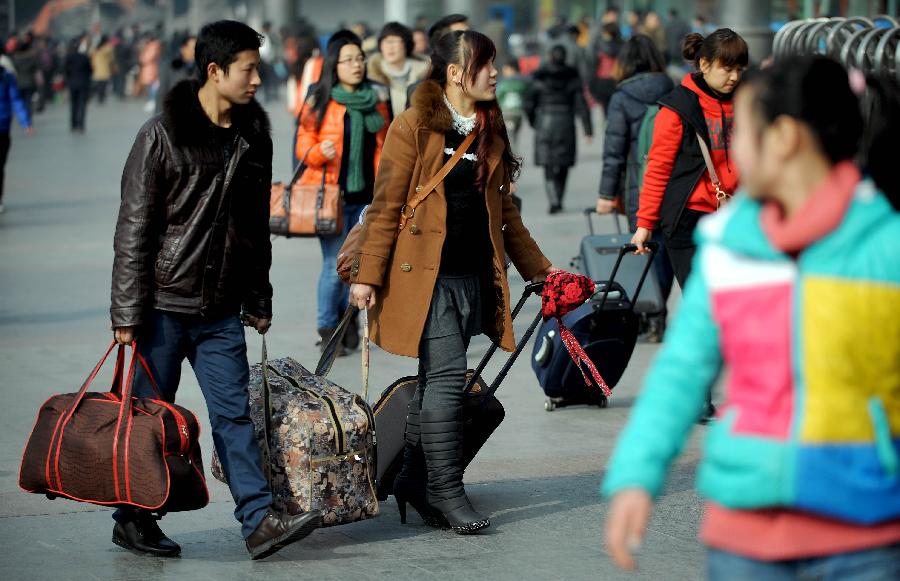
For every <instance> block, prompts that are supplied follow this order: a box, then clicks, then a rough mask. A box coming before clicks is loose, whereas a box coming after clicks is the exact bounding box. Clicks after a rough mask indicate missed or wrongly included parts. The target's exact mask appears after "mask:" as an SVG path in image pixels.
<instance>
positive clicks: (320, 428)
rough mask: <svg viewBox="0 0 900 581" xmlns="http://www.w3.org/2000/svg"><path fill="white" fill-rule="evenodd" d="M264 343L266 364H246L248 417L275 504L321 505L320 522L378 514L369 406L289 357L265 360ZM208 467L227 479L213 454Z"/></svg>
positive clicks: (293, 507)
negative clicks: (267, 403)
mask: <svg viewBox="0 0 900 581" xmlns="http://www.w3.org/2000/svg"><path fill="white" fill-rule="evenodd" d="M263 349H264V350H263V363H261V364H258V365H254V366H252V367H251V368H250V416H251V418H252V419H253V424H254V426H255V427H256V436H257V438H258V439H259V442H260V448H261V449H262V453H263V463H264V465H267V466H268V467H269V474H268V476H269V481H270V483H271V486H272V495H273V499H274V506H275V508H276V509H278V510H284V511H286V512H288V513H291V514H297V513H300V512H304V511H308V510H321V511H322V514H323V521H324V526H335V525H341V524H346V523H351V522H355V521H359V520H363V519H368V518H373V517H375V516H378V511H379V508H378V500H377V499H376V498H375V475H376V465H375V463H376V456H375V419H374V416H373V415H372V410H371V408H370V407H369V405H368V404H367V403H366V402H365V401H364V400H363V399H362V398H361V397H360V396H359V395H357V394H355V393H351V392H349V391H347V390H346V389H344V388H342V387H340V386H339V385H335V384H334V383H331V382H330V381H328V380H327V379H325V378H324V377H322V376H318V375H316V374H314V373H312V372H311V371H309V370H307V369H306V368H305V367H303V366H302V365H300V364H299V363H298V362H296V361H295V360H293V359H291V358H289V357H285V358H281V359H273V360H269V361H267V358H266V356H265V344H264V347H263ZM264 371H265V372H264ZM267 386H268V390H267V389H266V387H267ZM267 391H268V396H269V397H268V400H269V406H266V399H267V398H266V392H267ZM266 407H268V408H269V409H270V412H271V413H270V414H269V417H268V418H267V415H266V413H265V410H266ZM267 420H268V421H267ZM267 426H268V428H267ZM267 431H268V433H269V437H268V445H267V438H266V432H267ZM267 459H268V460H267ZM211 470H212V474H213V476H215V477H216V478H217V479H219V480H221V481H222V482H225V476H224V474H223V472H222V466H221V463H220V462H219V458H218V455H217V454H216V453H213V459H212V466H211Z"/></svg>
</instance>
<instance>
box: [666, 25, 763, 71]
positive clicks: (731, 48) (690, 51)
mask: <svg viewBox="0 0 900 581" xmlns="http://www.w3.org/2000/svg"><path fill="white" fill-rule="evenodd" d="M681 55H682V56H683V57H684V59H685V60H687V61H690V62H692V63H694V67H696V68H697V69H699V68H700V60H701V59H705V60H707V61H709V63H710V64H712V63H714V62H716V61H719V64H720V65H721V66H723V67H725V68H732V67H736V66H740V67H746V66H747V63H749V62H750V49H748V48H747V41H746V40H744V39H743V38H742V37H741V35H740V34H738V33H736V32H735V31H733V30H731V29H730V28H720V29H719V30H717V31H715V32H713V33H712V34H710V35H709V36H707V37H706V38H704V37H703V35H702V34H699V33H696V32H692V33H691V34H689V35H687V36H685V37H684V42H683V43H682V45H681Z"/></svg>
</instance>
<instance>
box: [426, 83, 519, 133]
mask: <svg viewBox="0 0 900 581" xmlns="http://www.w3.org/2000/svg"><path fill="white" fill-rule="evenodd" d="M412 108H413V109H415V110H416V113H417V114H418V117H419V123H420V124H421V125H422V126H424V127H426V128H428V129H430V130H431V131H435V132H437V133H446V132H447V131H449V130H450V128H451V127H453V115H451V114H450V110H449V109H447V106H446V105H445V104H444V89H443V87H441V86H440V85H439V84H438V83H436V82H435V81H422V83H420V84H419V86H418V87H417V88H416V92H415V93H413V96H412ZM490 110H491V111H493V112H494V115H492V117H493V127H492V132H493V133H494V134H495V135H496V134H498V133H500V132H501V131H502V130H503V115H502V114H501V113H500V107H499V106H498V104H497V101H496V99H495V100H494V101H492V102H491V103H490Z"/></svg>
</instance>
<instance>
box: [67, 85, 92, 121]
mask: <svg viewBox="0 0 900 581" xmlns="http://www.w3.org/2000/svg"><path fill="white" fill-rule="evenodd" d="M88 97H90V88H88V87H84V88H70V89H69V101H70V104H71V107H72V117H71V126H72V129H73V130H74V129H81V130H84V118H85V116H86V115H87V103H88Z"/></svg>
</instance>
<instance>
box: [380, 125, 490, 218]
mask: <svg viewBox="0 0 900 581" xmlns="http://www.w3.org/2000/svg"><path fill="white" fill-rule="evenodd" d="M473 141H475V132H474V131H473V132H471V133H469V134H468V135H466V138H465V139H463V142H462V143H460V144H459V147H457V148H456V151H454V152H453V155H452V156H450V159H448V160H447V163H445V164H444V166H443V167H442V168H441V169H440V170H439V171H438V172H437V174H435V176H434V177H433V178H431V180H430V181H429V182H428V183H427V184H425V185H424V186H418V187H417V188H416V195H415V196H414V197H413V199H412V200H410V201H409V202H407V203H406V204H404V205H403V207H402V208H400V226H399V227H398V228H397V231H398V232H400V231H402V230H403V229H404V228H406V222H407V221H408V220H409V219H410V218H412V217H413V216H415V215H416V208H417V207H418V206H419V204H421V203H422V202H424V201H425V198H427V197H428V196H429V195H430V194H431V192H433V191H434V189H435V188H436V187H437V186H438V184H439V183H441V182H442V181H444V178H445V177H447V174H449V173H450V171H451V170H452V169H453V168H454V167H455V166H456V164H457V163H458V162H459V160H460V159H462V156H463V155H465V153H466V150H468V149H469V146H470V145H472V142H473Z"/></svg>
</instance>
